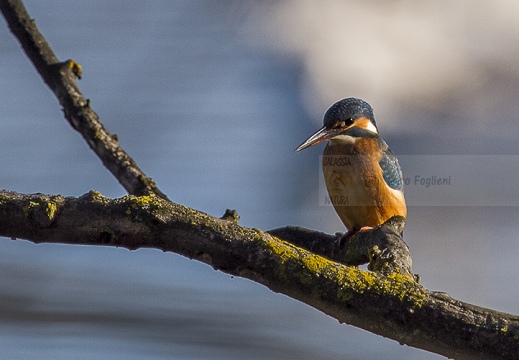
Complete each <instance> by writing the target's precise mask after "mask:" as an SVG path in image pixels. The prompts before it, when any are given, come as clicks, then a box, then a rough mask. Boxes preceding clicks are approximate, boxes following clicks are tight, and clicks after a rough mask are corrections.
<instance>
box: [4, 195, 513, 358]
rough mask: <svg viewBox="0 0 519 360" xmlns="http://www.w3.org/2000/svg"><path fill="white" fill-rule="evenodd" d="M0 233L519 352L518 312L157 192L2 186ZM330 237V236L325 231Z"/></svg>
mask: <svg viewBox="0 0 519 360" xmlns="http://www.w3.org/2000/svg"><path fill="white" fill-rule="evenodd" d="M0 219H1V221H0V235H1V236H8V237H11V238H13V239H15V238H22V239H27V240H30V241H32V242H35V243H43V242H51V243H65V244H76V245H79V244H81V245H101V246H118V247H124V248H127V249H130V250H134V249H138V248H155V249H159V250H162V251H171V252H175V253H178V254H181V255H184V256H187V257H189V258H192V259H197V260H199V261H202V262H204V263H206V264H209V265H211V266H212V267H213V268H215V269H217V270H221V271H224V272H226V273H229V274H232V275H236V276H241V277H245V278H248V279H251V280H253V281H256V282H258V283H260V284H263V285H265V286H267V287H269V288H270V289H272V290H273V291H276V292H280V293H283V294H286V295H288V296H290V297H292V298H294V299H297V300H300V301H302V302H304V303H306V304H309V305H311V306H313V307H315V308H316V309H319V310H321V311H323V312H325V313H326V314H328V315H330V316H332V317H334V318H336V319H337V320H338V321H340V322H341V323H347V324H351V325H354V326H357V327H360V328H362V329H365V330H368V331H371V332H373V333H375V334H379V335H382V336H385V337H388V338H391V339H394V340H396V341H398V342H400V343H402V344H407V345H410V346H414V347H418V348H422V349H425V350H429V351H433V352H436V353H438V354H441V355H445V356H448V357H452V358H455V359H514V358H518V356H519V318H518V317H517V316H512V315H508V314H504V313H500V312H496V311H492V310H489V309H484V308H481V307H477V306H474V305H469V304H466V303H463V302H461V301H457V300H454V299H452V298H451V297H449V296H448V295H446V294H443V293H435V292H430V291H428V290H427V289H425V288H424V287H422V286H421V285H419V284H418V283H417V282H416V281H415V280H414V279H413V277H411V276H408V275H403V274H399V273H391V274H388V275H384V274H382V273H377V272H371V271H363V270H359V269H358V268H355V267H350V266H346V265H343V264H339V263H337V262H334V261H331V260H328V259H326V258H324V257H322V256H319V255H316V254H314V253H312V252H310V251H308V250H305V249H303V248H300V247H297V246H295V245H293V244H291V243H289V242H287V241H284V240H281V239H279V238H276V237H274V236H272V235H270V234H269V233H265V232H262V231H260V230H258V229H249V228H245V227H242V226H240V225H238V224H237V222H236V221H235V220H236V217H225V218H222V219H218V218H215V217H212V216H209V215H207V214H204V213H202V212H199V211H196V210H193V209H190V208H188V207H186V206H182V205H178V204H174V203H171V202H169V201H166V200H164V199H161V198H159V197H157V196H154V195H151V196H142V197H135V196H125V197H123V198H120V199H110V198H107V197H104V196H102V195H101V194H100V193H98V192H95V191H91V192H89V193H87V194H85V195H84V196H82V197H80V198H74V197H62V196H51V195H42V194H36V195H23V194H18V193H14V192H9V191H0ZM324 239H326V238H324Z"/></svg>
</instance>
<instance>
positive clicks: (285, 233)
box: [0, 0, 519, 359]
mask: <svg viewBox="0 0 519 360" xmlns="http://www.w3.org/2000/svg"><path fill="white" fill-rule="evenodd" d="M0 10H1V11H2V13H3V15H4V17H5V19H6V20H7V23H8V24H9V27H10V28H11V31H12V32H13V34H14V35H15V36H16V37H17V38H18V39H19V41H20V43H21V44H22V47H23V48H24V50H25V52H26V54H27V56H28V57H29V58H30V59H31V61H32V62H33V64H34V66H35V67H36V69H37V70H38V72H39V73H40V75H41V76H42V78H43V79H44V81H45V82H46V83H47V85H48V86H49V87H50V88H51V90H52V91H53V92H54V93H55V95H56V97H57V98H58V101H59V102H60V104H61V105H62V106H63V110H64V113H65V117H66V118H67V120H68V121H69V123H70V124H71V126H72V127H73V128H74V129H76V130H77V131H79V132H80V133H81V134H82V136H83V137H84V138H85V140H86V141H87V143H88V144H89V146H90V147H91V148H92V149H93V150H94V152H95V153H96V154H97V155H98V156H99V157H100V159H101V160H102V162H103V164H104V165H105V166H106V167H107V168H108V169H109V170H110V171H111V172H112V174H114V176H115V177H116V178H117V179H118V180H119V182H120V183H121V184H122V185H123V186H124V187H125V188H126V189H127V191H128V192H129V193H130V194H133V195H146V196H140V197H134V196H127V197H124V198H122V199H109V198H106V197H104V196H102V195H101V194H99V193H97V192H90V193H88V194H85V195H84V196H82V197H80V198H72V197H69V198H65V197H62V196H50V195H42V194H38V195H24V194H17V193H14V192H8V191H0V236H8V237H11V238H13V239H15V238H23V239H27V240H30V241H33V242H35V243H39V242H58V243H66V244H88V245H102V246H120V247H125V248H128V249H137V248H141V247H149V248H156V249H161V250H163V251H171V252H175V253H178V254H181V255H184V256H187V257H189V258H194V259H197V260H199V261H202V262H204V263H207V264H209V265H211V266H213V267H214V268H215V269H218V270H222V271H225V272H227V273H229V274H233V275H237V276H242V277H245V278H249V279H251V280H254V281H256V282H258V283H261V284H264V285H265V286H267V287H269V288H270V289H272V290H274V291H276V292H280V293H283V294H286V295H288V296H290V297H292V298H294V299H298V300H300V301H302V302H305V303H307V304H309V305H311V306H313V307H315V308H316V309H319V310H321V311H323V312H325V313H327V314H329V315H330V316H333V317H334V318H336V319H337V320H339V321H340V322H344V323H348V324H352V325H354V326H357V327H360V328H363V329H366V330H368V331H371V332H373V333H375V334H379V335H382V336H386V337H388V338H391V339H394V340H396V341H399V342H400V343H402V344H407V345H410V346H414V347H418V348H422V349H425V350H429V351H433V352H436V353H438V354H442V355H445V356H449V357H454V358H456V359H500V358H502V359H514V358H519V341H518V340H517V339H519V317H517V316H513V315H508V314H504V313H500V312H496V311H493V310H489V309H484V308H481V307H477V306H474V305H470V304H466V303H463V302H460V301H457V300H454V299H452V298H451V297H449V296H448V295H447V294H443V293H435V292H430V291H428V290H427V289H425V288H424V287H422V286H420V285H419V284H418V283H417V282H416V281H415V279H414V277H413V276H412V271H411V262H410V260H411V259H410V256H409V252H408V249H407V247H406V246H405V244H404V243H403V242H402V241H401V238H400V233H401V229H399V224H401V223H400V222H399V220H398V219H396V221H395V222H392V223H388V224H384V225H382V226H381V227H379V228H377V229H375V230H374V231H373V232H370V233H368V234H365V235H366V236H361V235H359V236H358V237H355V238H351V239H349V240H348V241H346V242H341V241H336V238H335V237H331V236H329V235H325V234H319V233H315V232H310V231H308V230H301V229H296V228H290V227H287V228H282V229H276V230H272V231H271V232H270V233H264V232H262V231H260V230H257V229H248V228H244V227H241V226H239V225H238V224H237V221H235V220H236V218H237V216H236V215H235V214H234V215H233V214H229V215H228V216H225V218H223V219H217V218H214V217H211V216H209V215H207V214H204V213H201V212H198V211H196V210H193V209H190V208H187V207H185V206H182V205H178V204H174V203H171V202H169V201H167V198H166V196H165V195H164V194H163V193H162V192H161V191H160V190H159V189H158V188H157V186H156V185H155V183H154V182H153V180H152V179H150V178H148V177H147V176H146V175H145V174H144V173H143V172H142V171H141V170H140V169H139V168H138V166H137V165H136V164H135V162H134V161H133V160H132V159H131V158H130V156H129V155H128V154H127V153H126V152H125V151H124V150H123V149H122V148H121V147H120V146H119V144H118V142H117V139H116V137H115V136H112V135H111V134H110V133H109V132H108V131H107V130H106V129H105V128H104V127H103V125H102V124H101V123H100V121H99V117H98V115H97V114H96V113H95V112H94V111H93V110H92V109H91V107H90V102H89V101H88V100H86V99H85V98H84V97H83V95H82V94H81V92H80V90H79V88H78V86H77V84H76V76H78V77H80V75H81V67H80V66H79V65H78V64H77V63H75V62H74V61H72V60H68V61H65V62H59V61H58V59H57V58H56V56H55V55H54V54H53V52H52V50H51V49H50V46H49V45H48V44H47V42H46V41H45V39H44V38H43V36H42V35H41V34H40V32H39V31H38V29H37V28H36V26H35V24H34V21H33V20H31V19H30V18H29V15H28V14H27V12H26V10H25V8H24V6H23V4H22V2H21V1H20V0H0ZM274 235H275V236H274ZM276 236H277V237H276ZM280 237H282V238H284V239H289V240H290V241H291V242H293V243H296V244H299V245H300V246H302V247H304V248H305V249H303V248H301V247H298V246H296V245H293V244H291V243H289V242H287V241H285V240H281V239H280ZM332 239H333V240H332ZM359 244H361V245H362V246H359ZM359 247H362V248H363V249H364V251H358V248H359ZM366 249H368V251H365V250H366ZM387 249H389V251H386V250H387ZM308 250H311V251H312V252H315V253H318V254H322V255H325V256H327V257H328V258H330V259H334V260H337V261H341V262H346V263H350V264H357V263H362V262H365V261H367V260H369V261H370V266H371V268H372V269H375V270H378V271H377V272H368V271H362V270H359V269H357V268H354V267H349V266H346V265H343V264H339V263H336V262H333V261H331V260H328V259H326V258H324V257H322V256H320V255H317V254H315V253H312V252H310V251H308ZM393 263H396V267H395V268H389V270H390V271H387V270H388V268H387V267H386V266H392V265H391V264H393ZM388 264H389V265H388ZM393 269H396V270H398V271H394V270H393Z"/></svg>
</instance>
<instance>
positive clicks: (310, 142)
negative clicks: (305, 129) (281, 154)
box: [294, 126, 338, 152]
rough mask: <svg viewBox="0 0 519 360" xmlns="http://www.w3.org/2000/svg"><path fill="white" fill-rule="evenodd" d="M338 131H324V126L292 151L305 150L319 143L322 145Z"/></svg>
mask: <svg viewBox="0 0 519 360" xmlns="http://www.w3.org/2000/svg"><path fill="white" fill-rule="evenodd" d="M337 133H338V131H337V130H336V129H326V128H325V127H324V126H323V127H322V128H320V129H319V130H318V131H317V132H316V133H315V134H313V135H312V136H310V137H309V138H308V139H306V140H305V142H304V143H302V144H301V145H299V146H298V148H297V149H295V150H294V151H296V152H297V151H301V150H304V149H306V148H309V147H310V146H314V145H317V144H319V143H322V142H323V141H325V140H328V139H330V138H332V137H334V136H335V135H337Z"/></svg>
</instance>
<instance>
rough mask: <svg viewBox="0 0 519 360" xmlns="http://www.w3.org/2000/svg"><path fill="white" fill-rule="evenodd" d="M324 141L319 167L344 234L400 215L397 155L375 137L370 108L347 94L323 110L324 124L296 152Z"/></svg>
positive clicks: (401, 196) (402, 212)
mask: <svg viewBox="0 0 519 360" xmlns="http://www.w3.org/2000/svg"><path fill="white" fill-rule="evenodd" d="M325 140H329V141H328V144H327V145H326V147H325V149H324V154H323V157H322V166H323V173H324V180H325V183H326V188H327V190H328V195H329V198H328V199H327V200H329V202H331V203H332V204H333V206H334V208H335V211H336V212H337V214H338V215H339V217H340V219H341V220H342V222H343V223H344V225H345V226H346V228H347V229H348V233H347V234H346V235H345V236H351V235H353V234H355V233H356V232H359V231H366V230H370V229H372V228H374V227H377V226H379V225H381V224H383V223H384V222H386V221H387V220H389V219H390V218H392V217H393V216H395V215H397V216H401V217H403V218H404V219H405V217H406V215H407V208H406V204H405V198H404V189H403V185H404V181H403V176H402V170H401V168H400V165H399V163H398V159H397V158H396V156H395V155H394V154H393V152H392V151H391V150H390V149H389V147H388V145H387V144H386V142H385V141H384V140H383V139H382V138H381V137H380V136H379V134H378V127H377V123H376V122H375V117H374V115H373V109H372V108H371V106H370V105H369V104H368V103H367V102H366V101H364V100H361V99H357V98H347V99H343V100H340V101H338V102H336V103H335V104H333V105H332V106H331V107H330V108H329V109H328V110H327V111H326V113H325V114H324V120H323V127H322V128H321V129H320V130H318V131H317V132H316V133H315V134H313V135H312V136H310V137H309V138H308V139H307V140H306V141H305V142H303V143H302V144H301V145H300V146H299V147H298V148H297V149H295V151H296V152H297V151H301V150H303V149H306V148H308V147H310V146H314V145H317V144H319V143H321V142H323V141H325Z"/></svg>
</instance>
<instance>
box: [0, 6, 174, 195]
mask: <svg viewBox="0 0 519 360" xmlns="http://www.w3.org/2000/svg"><path fill="white" fill-rule="evenodd" d="M0 9H1V11H2V13H3V15H4V18H5V19H6V21H7V23H8V25H9V28H10V29H11V32H12V33H13V34H14V35H15V36H16V38H17V39H18V41H19V42H20V44H21V45H22V47H23V49H24V51H25V53H26V54H27V56H28V57H29V59H30V60H31V61H32V63H33V64H34V66H35V68H36V70H37V71H38V73H39V74H40V75H41V77H42V78H43V80H44V81H45V83H46V84H47V85H48V86H49V87H50V89H51V90H52V92H53V93H54V94H55V95H56V97H57V98H58V101H59V103H60V104H61V106H62V107H63V112H64V114H65V117H66V118H67V120H68V122H69V123H70V125H71V126H72V127H73V128H74V129H76V130H77V131H78V132H79V133H81V135H82V136H83V138H84V139H85V140H86V142H87V143H88V145H89V146H90V148H91V149H92V150H94V152H95V153H96V154H97V156H99V158H100V159H101V161H102V162H103V164H104V165H105V166H106V168H107V169H108V170H110V172H111V173H112V174H113V175H114V176H115V177H116V179H117V180H119V182H120V183H121V185H122V186H123V187H124V188H125V189H126V190H127V191H128V193H130V194H133V195H146V194H150V193H155V194H157V195H158V196H160V197H162V198H164V199H167V196H166V195H165V194H164V193H163V192H162V191H160V190H159V189H158V187H157V185H156V184H155V182H154V181H153V180H152V179H151V178H149V177H147V176H146V174H144V173H143V172H142V171H141V170H140V169H139V167H138V166H137V164H136V163H135V161H133V159H132V158H131V157H130V156H129V155H128V154H127V153H126V152H125V151H124V150H123V148H122V147H120V146H119V143H118V141H117V137H116V136H113V135H111V134H110V133H109V132H108V130H106V129H105V127H104V126H103V124H101V122H100V121H99V116H98V115H97V114H96V112H95V111H94V110H92V108H91V106H90V101H89V100H87V99H85V97H84V96H83V94H82V93H81V91H80V90H79V87H78V86H77V83H76V77H77V76H80V75H81V66H80V65H79V64H77V63H76V62H74V61H73V60H67V61H64V62H59V60H58V59H57V57H56V56H55V55H54V52H53V51H52V49H51V48H50V46H49V44H48V43H47V41H46V40H45V38H44V37H43V36H42V34H41V33H40V31H39V30H38V28H37V27H36V24H35V22H34V20H32V19H31V18H30V17H29V14H28V13H27V11H26V9H25V7H24V5H23V3H22V2H21V1H19V0H1V1H0Z"/></svg>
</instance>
